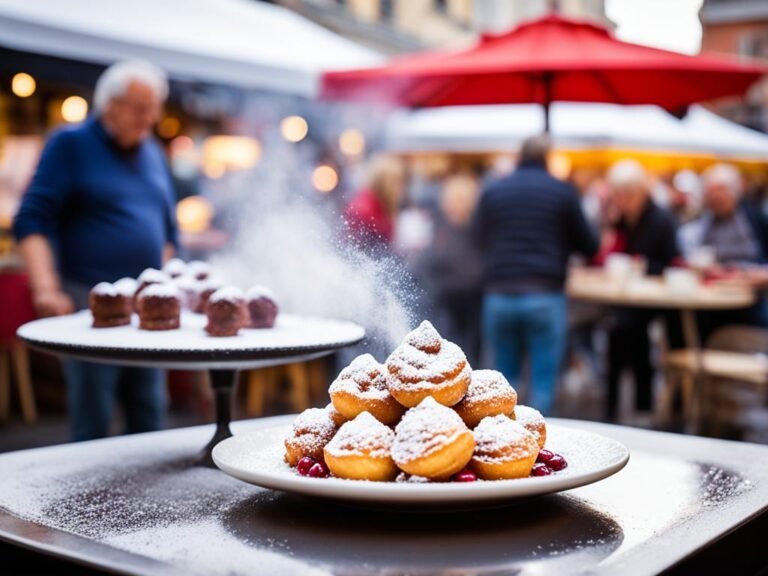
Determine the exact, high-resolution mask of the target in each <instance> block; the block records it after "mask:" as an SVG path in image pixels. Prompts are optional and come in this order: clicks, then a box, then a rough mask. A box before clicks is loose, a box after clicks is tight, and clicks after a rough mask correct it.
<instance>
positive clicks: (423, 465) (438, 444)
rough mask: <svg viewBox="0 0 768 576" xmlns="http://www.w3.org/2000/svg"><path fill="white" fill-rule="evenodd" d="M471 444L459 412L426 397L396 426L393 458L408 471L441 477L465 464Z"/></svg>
mask: <svg viewBox="0 0 768 576" xmlns="http://www.w3.org/2000/svg"><path fill="white" fill-rule="evenodd" d="M474 447H475V440H474V438H473V436H472V432H470V431H469V429H468V428H467V427H466V425H465V424H464V421H463V420H462V419H461V418H460V417H459V415H458V414H456V412H454V411H453V410H451V409H450V408H447V407H446V406H443V405H441V404H438V403H437V401H435V399H434V398H431V397H428V398H425V399H424V400H423V401H422V402H421V403H420V404H419V405H418V406H416V407H415V408H411V409H410V410H408V411H407V412H406V413H405V415H404V416H403V418H402V420H400V423H399V424H398V425H397V428H395V441H394V443H393V445H392V458H393V460H394V461H395V463H396V464H397V465H398V466H399V467H400V469H401V470H403V471H404V472H406V473H408V474H411V475H413V476H423V477H425V478H429V479H431V480H435V479H437V480H443V479H447V478H449V477H450V476H452V475H453V474H455V473H456V472H458V471H459V470H461V469H462V468H464V466H466V464H467V462H469V460H470V458H472V452H473V450H474Z"/></svg>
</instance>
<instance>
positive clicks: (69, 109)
mask: <svg viewBox="0 0 768 576" xmlns="http://www.w3.org/2000/svg"><path fill="white" fill-rule="evenodd" d="M86 116H88V102H86V101H85V98H83V97H81V96H70V97H69V98H66V99H65V100H64V102H62V103H61V117H62V118H63V119H64V120H65V121H67V122H82V121H83V120H85V117H86Z"/></svg>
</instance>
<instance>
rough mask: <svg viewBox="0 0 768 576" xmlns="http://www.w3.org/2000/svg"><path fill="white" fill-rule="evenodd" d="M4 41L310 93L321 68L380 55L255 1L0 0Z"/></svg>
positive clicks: (364, 62) (0, 39)
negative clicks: (140, 61) (139, 61)
mask: <svg viewBox="0 0 768 576" xmlns="http://www.w3.org/2000/svg"><path fill="white" fill-rule="evenodd" d="M0 46H3V47H6V48H11V49H14V50H21V51H26V52H32V53H36V54H45V55H50V56H59V57H63V58H68V59H73V60H80V61H84V62H93V63H98V64H109V63H111V62H114V61H116V60H120V59H125V58H142V59H146V60H150V61H152V62H154V63H155V64H157V65H159V66H161V67H162V68H164V69H165V70H167V71H168V72H169V74H170V75H171V76H172V77H175V78H177V79H190V80H198V81H206V82H212V83H221V84H227V85H233V86H239V87H243V88H257V89H264V90H270V91H276V92H284V93H290V94H299V95H303V96H308V97H312V96H314V95H315V93H316V89H317V78H318V75H319V73H320V72H321V71H323V70H328V69H330V68H338V67H342V68H345V67H358V66H368V65H375V64H377V63H379V62H380V58H379V56H378V54H377V53H375V52H374V51H372V50H369V49H367V48H364V47H362V46H360V45H358V44H356V43H354V42H351V41H349V40H347V39H345V38H342V37H341V36H339V35H337V34H334V33H333V32H330V31H328V30H326V29H325V28H323V27H322V26H319V25H317V24H315V23H313V22H311V21H309V20H307V19H306V18H303V17H302V16H299V15H298V14H296V13H294V12H291V11H290V10H287V9H285V8H281V7H279V6H272V5H269V4H266V3H263V2H254V1H252V0H130V1H125V0H0Z"/></svg>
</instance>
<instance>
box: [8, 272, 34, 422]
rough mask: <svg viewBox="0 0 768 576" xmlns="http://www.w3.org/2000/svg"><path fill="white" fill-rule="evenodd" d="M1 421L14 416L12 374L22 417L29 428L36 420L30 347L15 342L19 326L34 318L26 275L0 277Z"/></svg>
mask: <svg viewBox="0 0 768 576" xmlns="http://www.w3.org/2000/svg"><path fill="white" fill-rule="evenodd" d="M0 309H1V310H2V313H1V314H0V421H3V420H7V419H8V418H9V417H10V412H11V380H12V378H11V373H13V380H14V381H15V382H16V386H17V389H18V395H19V403H20V404H21V414H22V417H23V418H24V421H25V422H27V423H28V424H30V423H33V422H35V421H36V420H37V407H36V404H35V394H34V391H33V389H32V378H31V376H30V370H29V355H28V352H27V347H26V346H25V345H24V343H23V342H21V341H19V340H18V338H16V330H17V329H18V327H19V326H21V325H22V324H24V323H25V322H28V321H30V320H33V319H34V317H35V314H34V308H33V306H32V298H31V296H30V293H29V286H28V280H27V275H26V274H23V273H20V272H2V273H0Z"/></svg>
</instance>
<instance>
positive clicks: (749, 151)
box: [387, 103, 768, 161]
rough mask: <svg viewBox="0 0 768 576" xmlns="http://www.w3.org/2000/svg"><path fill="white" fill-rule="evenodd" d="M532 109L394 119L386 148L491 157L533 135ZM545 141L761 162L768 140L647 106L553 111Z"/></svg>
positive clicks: (538, 119)
mask: <svg viewBox="0 0 768 576" xmlns="http://www.w3.org/2000/svg"><path fill="white" fill-rule="evenodd" d="M543 129H544V118H543V114H542V111H541V108H540V107H539V106H536V105H534V104H519V105H506V106H461V107H446V108H432V109H423V110H417V111H413V112H401V113H398V114H397V115H395V117H394V118H393V120H392V121H391V122H390V125H389V129H388V132H387V143H388V148H390V149H391V150H393V151H398V152H466V153H472V152H499V151H509V150H515V149H517V147H518V146H519V145H520V142H521V141H522V139H523V138H526V137H527V136H530V135H533V134H537V133H541V132H542V131H543ZM551 135H552V138H553V139H554V142H555V144H556V145H557V146H558V147H560V148H568V149H605V148H625V149H626V148H633V149H639V150H645V151H654V150H658V151H674V152H683V153H695V154H707V155H714V156H718V157H722V158H745V159H754V160H762V161H768V135H766V134H762V133H760V132H756V131H754V130H750V129H749V128H745V127H743V126H740V125H738V124H735V123H733V122H730V121H728V120H725V119H723V118H721V117H719V116H717V115H716V114H713V113H712V112H709V111H708V110H706V109H705V108H702V107H700V106H692V107H691V109H690V112H689V113H688V115H687V116H686V117H685V118H684V119H683V120H677V119H676V118H674V117H673V116H671V115H669V114H667V113H666V112H664V111H663V110H662V109H660V108H657V107H655V106H618V105H613V104H584V103H557V104H554V105H553V107H552V132H551Z"/></svg>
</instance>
